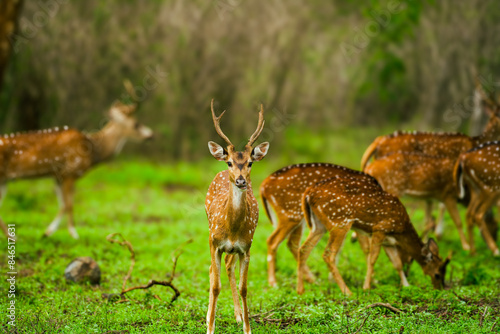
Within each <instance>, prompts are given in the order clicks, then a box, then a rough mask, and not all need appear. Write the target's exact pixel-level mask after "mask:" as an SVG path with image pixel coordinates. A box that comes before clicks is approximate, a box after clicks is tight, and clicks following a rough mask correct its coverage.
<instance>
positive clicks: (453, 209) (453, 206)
mask: <svg viewBox="0 0 500 334" xmlns="http://www.w3.org/2000/svg"><path fill="white" fill-rule="evenodd" d="M444 205H445V206H446V209H448V212H449V213H450V216H451V219H452V220H453V222H454V223H455V226H456V227H457V230H458V235H459V236H460V242H461V243H462V248H463V249H464V250H470V246H469V244H468V243H467V240H466V238H465V234H464V231H463V226H462V219H460V213H459V212H458V208H457V201H456V200H455V198H451V197H448V198H446V199H445V200H444Z"/></svg>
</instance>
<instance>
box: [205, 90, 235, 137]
mask: <svg viewBox="0 0 500 334" xmlns="http://www.w3.org/2000/svg"><path fill="white" fill-rule="evenodd" d="M210 107H211V109H212V118H213V120H214V126H215V131H217V133H218V134H219V136H220V137H221V138H222V139H224V141H225V142H226V143H227V144H228V145H229V146H233V144H232V143H231V141H230V140H229V138H227V136H226V135H225V134H224V132H222V130H221V128H220V119H221V118H222V115H224V113H225V112H226V111H225V110H224V111H223V112H222V114H220V115H219V117H217V116H215V111H214V99H212V104H211V106H210Z"/></svg>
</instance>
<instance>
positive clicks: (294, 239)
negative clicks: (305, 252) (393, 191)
mask: <svg viewBox="0 0 500 334" xmlns="http://www.w3.org/2000/svg"><path fill="white" fill-rule="evenodd" d="M333 176H342V177H355V178H359V179H362V180H365V181H366V182H373V183H376V182H377V181H375V180H374V179H373V178H372V177H370V176H369V175H366V174H364V173H362V172H358V171H355V170H352V169H349V168H346V167H342V166H338V165H333V164H327V163H308V164H299V165H291V166H287V167H284V168H282V169H280V170H277V171H276V172H274V173H272V174H271V175H269V176H268V177H267V178H266V179H265V180H264V181H263V182H262V184H261V186H260V195H261V197H262V202H263V203H264V208H265V212H266V214H267V216H268V218H269V220H270V221H271V223H272V224H273V227H274V231H273V232H272V233H271V235H270V236H269V238H268V239H267V265H268V282H269V285H270V286H273V287H274V286H276V252H277V250H278V247H279V245H280V244H281V243H282V242H283V241H284V240H285V239H287V238H288V242H287V246H288V249H289V250H290V252H291V253H292V255H293V257H294V258H295V259H296V260H297V259H298V250H299V246H300V239H301V237H302V231H303V227H304V215H303V213H302V209H301V199H302V194H303V193H304V191H305V190H306V189H307V188H308V187H310V186H312V185H314V184H316V183H318V182H319V181H321V180H324V179H327V178H330V177H333ZM363 241H365V240H360V243H361V246H362V247H363V246H364V243H363ZM304 270H305V272H306V277H305V278H306V280H308V281H309V282H312V281H314V276H313V275H312V273H311V272H310V271H309V269H308V268H307V266H306V267H305V269H304Z"/></svg>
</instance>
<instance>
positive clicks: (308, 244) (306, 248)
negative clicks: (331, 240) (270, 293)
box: [297, 214, 326, 295]
mask: <svg viewBox="0 0 500 334" xmlns="http://www.w3.org/2000/svg"><path fill="white" fill-rule="evenodd" d="M311 223H312V224H313V227H312V228H311V231H310V232H309V235H308V236H307V239H306V240H305V241H304V243H303V244H302V246H301V247H300V249H299V259H298V265H297V268H298V270H297V293H298V294H300V295H301V294H303V293H304V281H303V279H304V274H305V273H306V270H307V269H306V268H307V265H306V262H307V258H308V257H309V255H310V254H311V251H312V250H313V248H314V247H316V245H317V244H318V242H319V240H320V239H321V237H322V236H323V234H325V232H326V229H325V227H324V225H323V224H321V222H319V221H318V219H317V218H316V216H315V215H314V214H312V215H311Z"/></svg>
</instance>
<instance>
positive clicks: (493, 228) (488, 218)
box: [484, 207, 498, 242]
mask: <svg viewBox="0 0 500 334" xmlns="http://www.w3.org/2000/svg"><path fill="white" fill-rule="evenodd" d="M484 221H485V222H486V226H488V231H490V234H491V237H492V238H493V240H494V241H495V242H497V235H498V222H497V221H496V220H495V215H494V214H493V208H492V207H491V208H490V209H489V210H488V211H486V214H485V215H484Z"/></svg>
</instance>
